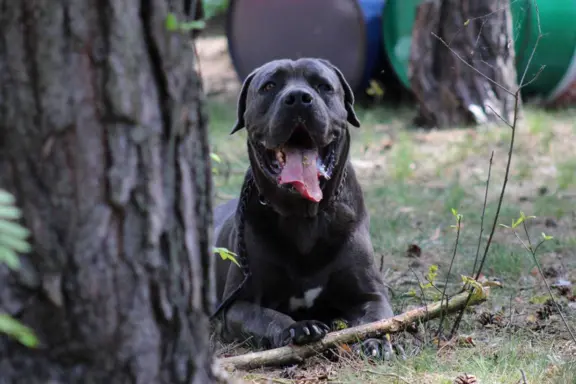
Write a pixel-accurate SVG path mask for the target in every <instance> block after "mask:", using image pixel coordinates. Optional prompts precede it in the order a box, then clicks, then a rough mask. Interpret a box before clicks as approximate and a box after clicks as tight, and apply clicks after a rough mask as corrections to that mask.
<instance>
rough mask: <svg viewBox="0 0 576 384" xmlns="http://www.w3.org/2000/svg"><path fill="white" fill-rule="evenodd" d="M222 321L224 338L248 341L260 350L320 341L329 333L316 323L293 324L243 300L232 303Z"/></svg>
mask: <svg viewBox="0 0 576 384" xmlns="http://www.w3.org/2000/svg"><path fill="white" fill-rule="evenodd" d="M224 321H225V324H224V329H223V330H224V337H225V338H226V339H228V340H232V339H239V338H240V339H244V340H247V339H248V341H249V342H253V343H254V344H255V345H256V346H258V347H264V348H277V347H281V346H284V345H287V344H297V345H302V344H308V343H312V342H315V341H318V340H321V339H322V338H323V337H324V336H326V334H327V333H328V332H329V327H328V326H327V325H325V324H324V323H322V322H320V321H316V320H306V321H298V322H295V321H294V320H293V319H292V318H291V317H290V316H288V315H285V314H283V313H280V312H277V311H275V310H272V309H269V308H263V307H261V306H259V305H257V304H253V303H249V302H246V301H237V302H235V303H234V304H232V305H231V306H230V308H229V309H228V311H227V312H226V316H225V320H224Z"/></svg>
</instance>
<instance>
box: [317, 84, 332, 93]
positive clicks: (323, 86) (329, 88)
mask: <svg viewBox="0 0 576 384" xmlns="http://www.w3.org/2000/svg"><path fill="white" fill-rule="evenodd" d="M318 90H319V91H320V92H330V91H332V86H331V85H330V84H328V83H320V84H318Z"/></svg>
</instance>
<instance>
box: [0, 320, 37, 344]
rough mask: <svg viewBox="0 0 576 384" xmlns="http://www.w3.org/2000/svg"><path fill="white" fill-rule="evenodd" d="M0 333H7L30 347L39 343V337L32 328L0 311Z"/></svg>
mask: <svg viewBox="0 0 576 384" xmlns="http://www.w3.org/2000/svg"><path fill="white" fill-rule="evenodd" d="M0 333H5V334H7V335H8V336H11V337H13V338H15V339H16V340H18V341H19V342H20V343H21V344H24V345H25V346H27V347H29V348H34V347H36V346H37V345H38V338H36V335H35V334H34V331H32V329H30V328H28V327H27V326H25V325H23V324H22V323H20V322H19V321H18V320H16V319H14V318H12V317H11V316H8V315H6V314H1V313H0Z"/></svg>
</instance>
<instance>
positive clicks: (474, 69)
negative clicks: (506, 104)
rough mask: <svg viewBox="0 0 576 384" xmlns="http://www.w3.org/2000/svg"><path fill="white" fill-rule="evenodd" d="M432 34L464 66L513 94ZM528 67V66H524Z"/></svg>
mask: <svg viewBox="0 0 576 384" xmlns="http://www.w3.org/2000/svg"><path fill="white" fill-rule="evenodd" d="M431 33H432V35H433V36H434V37H435V38H437V39H438V40H440V42H441V43H442V44H444V46H445V47H446V48H448V49H449V50H450V52H452V54H453V55H454V56H456V57H457V58H458V59H459V60H460V61H462V62H463V63H464V64H466V66H468V68H470V69H472V70H473V71H474V72H476V73H477V74H479V75H480V76H482V77H483V78H485V79H486V80H488V81H489V82H491V83H492V84H494V85H495V86H497V87H498V88H500V89H501V90H503V91H504V92H506V93H508V94H509V95H511V96H514V92H512V91H511V90H509V89H508V88H506V87H505V86H503V85H501V84H499V83H498V82H497V81H495V80H492V79H491V78H490V77H488V76H487V75H485V74H483V73H482V72H480V70H478V69H476V68H474V66H473V65H472V64H470V63H469V62H467V61H466V60H464V58H463V57H462V56H460V55H459V54H458V52H456V51H455V50H453V49H452V48H450V45H448V43H447V42H445V41H444V40H443V39H442V38H441V37H440V36H438V35H437V34H435V33H434V32H431ZM526 68H528V67H526Z"/></svg>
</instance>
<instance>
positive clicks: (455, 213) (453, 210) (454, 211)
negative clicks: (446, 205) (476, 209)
mask: <svg viewBox="0 0 576 384" xmlns="http://www.w3.org/2000/svg"><path fill="white" fill-rule="evenodd" d="M452 215H453V216H454V217H456V216H458V210H457V209H456V208H452Z"/></svg>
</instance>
